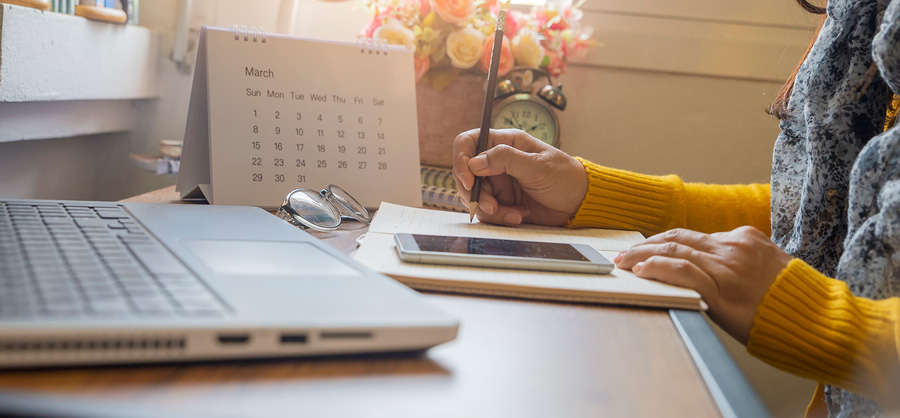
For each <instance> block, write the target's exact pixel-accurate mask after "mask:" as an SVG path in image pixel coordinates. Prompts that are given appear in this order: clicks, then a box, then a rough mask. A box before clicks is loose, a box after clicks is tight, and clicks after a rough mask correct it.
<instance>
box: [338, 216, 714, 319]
mask: <svg viewBox="0 0 900 418" xmlns="http://www.w3.org/2000/svg"><path fill="white" fill-rule="evenodd" d="M397 232H407V233H412V234H430V235H452V236H465V237H482V238H502V239H519V240H527V241H545V242H566V243H582V244H587V245H590V246H592V247H594V248H595V249H597V250H598V251H600V253H601V254H603V255H604V256H605V257H607V258H608V259H610V260H611V259H613V258H614V257H615V256H616V254H617V253H618V252H620V251H623V250H625V249H627V248H629V247H630V246H632V245H633V244H635V243H637V242H640V241H642V240H643V239H644V237H643V235H641V234H640V233H639V232H636V231H616V230H607V229H595V228H594V229H592V228H585V229H568V228H558V227H548V226H539V225H521V226H519V227H515V228H510V227H503V226H498V225H490V224H484V223H479V222H474V223H469V216H468V214H465V213H456V212H446V211H436V210H429V209H420V208H412V207H406V206H401V205H395V204H391V203H384V202H382V203H381V206H380V208H379V210H378V213H377V214H376V215H375V219H373V221H372V224H371V225H370V226H369V231H368V232H367V233H366V235H365V238H364V239H363V240H362V243H361V244H360V247H359V249H357V251H356V253H355V254H354V259H356V261H358V262H360V263H362V264H363V265H365V266H367V267H369V268H371V269H373V270H375V271H378V272H380V273H383V274H386V275H388V276H391V277H393V278H394V279H396V280H398V281H400V282H401V283H404V284H406V285H407V286H409V287H411V288H414V289H419V290H432V291H443V292H453V293H465V294H474V295H488V296H506V297H515V298H524V299H539V300H555V301H567V302H583V303H604V304H619V305H635V306H649V307H660V308H681V309H693V310H699V309H705V304H704V303H703V302H702V300H701V299H700V295H699V294H698V293H697V292H695V291H693V290H690V289H684V288H679V287H675V286H670V285H667V284H664V283H660V282H656V281H651V280H645V279H641V278H639V277H637V276H635V275H634V274H633V273H631V272H630V271H625V270H621V269H618V268H617V269H614V270H613V271H612V273H610V274H608V275H594V274H579V273H556V272H544V271H529V270H511V269H498V268H484V267H478V268H473V267H460V266H439V265H427V264H413V263H405V262H403V261H401V260H400V257H399V256H398V255H397V251H396V249H395V248H394V246H395V245H394V236H393V235H394V234H395V233H397Z"/></svg>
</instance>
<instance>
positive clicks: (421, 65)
mask: <svg viewBox="0 0 900 418" xmlns="http://www.w3.org/2000/svg"><path fill="white" fill-rule="evenodd" d="M415 66H416V83H418V82H419V80H421V79H422V77H424V76H425V73H426V72H428V69H429V68H431V58H429V57H428V55H423V56H421V57H416V59H415Z"/></svg>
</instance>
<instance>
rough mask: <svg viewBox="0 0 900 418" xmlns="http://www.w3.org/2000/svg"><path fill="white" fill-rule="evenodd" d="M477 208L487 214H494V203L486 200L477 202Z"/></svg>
mask: <svg viewBox="0 0 900 418" xmlns="http://www.w3.org/2000/svg"><path fill="white" fill-rule="evenodd" d="M478 209H481V211H482V212H484V213H487V214H488V215H493V214H494V205H492V204H490V203H488V202H480V203H478Z"/></svg>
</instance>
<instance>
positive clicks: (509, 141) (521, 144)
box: [468, 129, 550, 152]
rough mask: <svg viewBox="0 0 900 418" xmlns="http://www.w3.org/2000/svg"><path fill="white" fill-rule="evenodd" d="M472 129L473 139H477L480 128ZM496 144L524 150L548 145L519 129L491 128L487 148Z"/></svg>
mask: <svg viewBox="0 0 900 418" xmlns="http://www.w3.org/2000/svg"><path fill="white" fill-rule="evenodd" d="M473 131H475V140H476V141H477V140H478V134H479V132H480V130H479V129H473ZM468 132H472V131H468ZM498 145H508V146H511V147H513V148H516V149H520V150H522V151H525V152H541V151H543V150H545V149H547V148H549V147H550V145H548V144H547V143H546V142H544V141H541V140H540V139H537V138H535V137H533V136H531V135H529V134H528V133H527V132H525V131H522V130H519V129H491V133H490V136H489V137H488V148H493V147H496V146H498Z"/></svg>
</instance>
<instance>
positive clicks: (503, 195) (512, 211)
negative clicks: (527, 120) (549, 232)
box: [453, 129, 588, 226]
mask: <svg viewBox="0 0 900 418" xmlns="http://www.w3.org/2000/svg"><path fill="white" fill-rule="evenodd" d="M478 132H479V130H478V129H473V130H471V131H467V132H463V133H462V134H460V135H459V136H457V137H456V140H455V141H454V142H453V177H454V178H455V180H456V188H457V189H458V190H459V196H460V197H461V198H462V200H463V203H464V204H466V205H468V203H469V197H470V190H471V189H472V184H474V182H475V176H476V175H478V176H482V177H484V181H483V182H482V184H481V194H480V195H479V197H478V210H477V211H476V215H477V216H478V219H479V220H481V221H483V222H490V223H495V224H501V225H510V226H512V225H518V224H520V223H522V222H523V221H524V222H528V223H533V224H540V225H557V226H558V225H565V223H566V222H567V221H568V220H569V218H571V217H572V216H573V215H575V212H576V211H577V210H578V207H579V206H581V202H582V201H583V200H584V196H585V195H586V194H587V188H588V180H587V173H586V172H585V170H584V166H583V165H582V164H581V163H580V162H579V161H578V160H576V159H575V158H573V157H571V156H570V155H568V154H566V153H564V152H562V151H560V150H558V149H556V148H554V147H552V146H550V145H547V144H546V143H544V142H541V141H540V140H538V139H536V138H534V137H532V136H531V135H528V134H527V133H525V132H523V131H520V130H516V129H503V130H494V129H492V130H491V133H490V136H489V139H488V149H487V151H485V152H484V153H482V154H481V155H478V156H477V157H476V156H475V146H476V142H477V141H478Z"/></svg>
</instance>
